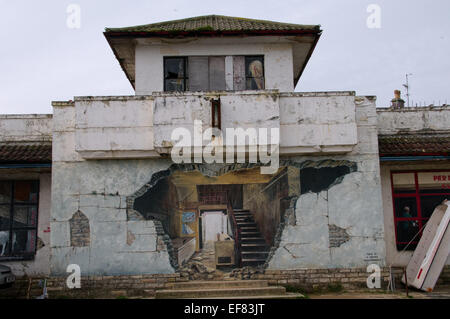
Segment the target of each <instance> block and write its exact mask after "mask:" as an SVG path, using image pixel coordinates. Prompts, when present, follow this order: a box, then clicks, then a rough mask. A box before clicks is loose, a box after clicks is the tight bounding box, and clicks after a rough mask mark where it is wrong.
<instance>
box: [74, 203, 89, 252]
mask: <svg viewBox="0 0 450 319" xmlns="http://www.w3.org/2000/svg"><path fill="white" fill-rule="evenodd" d="M69 224H70V245H71V246H72V247H85V246H89V245H90V243H91V231H90V227H89V219H88V218H87V217H86V215H84V214H83V213H82V212H81V211H77V212H76V213H75V214H73V216H72V218H71V219H70V220H69Z"/></svg>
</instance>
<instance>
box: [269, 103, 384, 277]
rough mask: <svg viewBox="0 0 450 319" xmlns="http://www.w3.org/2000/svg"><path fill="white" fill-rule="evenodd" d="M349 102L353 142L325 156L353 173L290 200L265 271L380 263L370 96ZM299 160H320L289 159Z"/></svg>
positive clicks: (378, 198)
mask: <svg viewBox="0 0 450 319" xmlns="http://www.w3.org/2000/svg"><path fill="white" fill-rule="evenodd" d="M355 103H356V122H357V134H358V144H357V145H356V146H355V148H354V149H353V151H352V152H351V153H348V154H347V155H336V156H333V157H332V158H329V157H327V158H329V159H332V160H333V161H335V163H334V165H340V164H338V161H340V160H342V161H344V163H345V165H348V163H354V164H355V167H356V170H354V171H350V173H348V174H346V175H344V176H342V177H341V178H339V179H337V180H336V182H335V183H332V184H331V185H329V187H328V188H326V189H323V190H321V191H318V192H307V193H306V194H301V195H300V196H299V197H298V198H296V197H294V198H293V200H292V201H291V203H292V204H291V208H290V209H288V210H287V211H286V213H285V216H284V223H283V225H282V226H284V227H283V228H282V231H281V232H280V233H279V234H278V240H277V239H276V242H275V247H274V248H273V249H272V251H271V254H270V255H269V260H268V262H267V265H266V266H267V267H268V268H269V269H298V268H339V267H364V266H366V265H368V264H372V263H376V264H378V265H380V266H383V265H384V264H385V242H384V225H383V213H382V211H383V208H382V198H381V191H380V190H381V187H380V169H379V160H378V138H377V128H376V125H377V116H376V109H375V98H373V97H355ZM305 160H312V161H314V160H316V161H320V160H324V157H313V156H311V157H307V158H305V157H299V156H298V157H293V158H291V161H295V162H303V161H305ZM336 161H337V162H336ZM321 167H326V165H324V164H321ZM301 178H302V175H301V173H300V180H301Z"/></svg>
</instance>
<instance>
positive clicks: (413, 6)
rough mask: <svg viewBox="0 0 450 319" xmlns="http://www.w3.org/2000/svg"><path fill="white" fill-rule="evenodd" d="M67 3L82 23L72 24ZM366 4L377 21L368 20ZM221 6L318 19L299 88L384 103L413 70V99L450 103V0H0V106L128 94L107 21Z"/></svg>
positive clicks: (47, 107)
mask: <svg viewBox="0 0 450 319" xmlns="http://www.w3.org/2000/svg"><path fill="white" fill-rule="evenodd" d="M69 4H79V5H80V8H81V28H80V29H70V28H68V27H67V25H66V21H67V17H68V14H67V13H66V10H67V6H68V5H69ZM369 4H377V5H379V6H380V8H381V28H379V29H378V28H375V29H374V28H372V29H371V28H368V27H367V23H366V21H367V18H368V17H369V15H370V13H368V12H367V6H368V5H369ZM207 14H221V15H228V16H238V17H247V18H255V19H266V20H274V21H281V22H291V23H299V24H321V25H322V29H323V34H322V37H321V39H320V41H319V43H318V45H317V47H316V50H315V52H314V54H313V55H312V57H311V60H310V61H309V64H308V66H307V67H306V70H305V72H304V73H303V76H302V78H301V79H300V81H299V84H298V85H297V87H296V91H336V90H355V91H356V93H357V94H359V95H376V96H377V97H378V99H377V105H378V106H388V105H389V101H390V99H391V98H392V97H393V90H394V89H402V92H404V89H403V87H402V84H403V83H405V74H406V73H412V74H413V75H412V76H411V78H410V86H411V99H412V100H414V101H425V102H427V103H433V101H434V102H435V103H436V104H437V103H438V102H439V100H440V101H441V104H442V103H444V102H445V100H447V102H448V103H450V94H449V89H450V59H449V54H450V32H449V31H450V1H448V0H433V1H425V0H369V1H366V0H276V1H275V0H271V1H266V0H250V1H248V0H246V1H242V0H237V1H235V0H226V1H223V0H222V1H215V0H210V1H196V0H189V1H179V0H170V1H162V0H159V1H153V0H128V1H126V0H71V1H65V0H40V1H32V0H28V1H24V0H15V1H11V0H0V43H1V44H0V57H1V58H0V93H1V94H0V113H51V112H52V108H51V101H52V100H70V99H73V97H74V96H84V95H130V94H131V95H132V94H134V92H133V89H132V87H131V85H130V84H129V82H128V80H127V79H126V77H125V74H124V73H123V72H122V70H121V68H120V66H119V63H118V62H117V61H116V59H115V58H114V55H113V53H112V51H111V49H110V48H109V46H108V44H107V42H106V40H105V38H104V37H103V34H102V32H103V30H104V28H105V27H122V26H130V25H139V24H147V23H154V22H159V21H165V20H173V19H182V18H187V17H193V16H199V15H207Z"/></svg>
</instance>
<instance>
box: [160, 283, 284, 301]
mask: <svg viewBox="0 0 450 319" xmlns="http://www.w3.org/2000/svg"><path fill="white" fill-rule="evenodd" d="M285 293H286V289H285V288H284V287H273V286H268V287H251V288H235V287H230V288H220V289H201V290H198V289H164V290H157V291H156V295H155V298H157V299H176V298H213V297H226V298H228V297H242V296H268V295H283V294H285Z"/></svg>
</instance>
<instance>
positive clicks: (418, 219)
mask: <svg viewBox="0 0 450 319" xmlns="http://www.w3.org/2000/svg"><path fill="white" fill-rule="evenodd" d="M433 172H436V173H437V172H446V173H449V175H450V169H428V170H427V169H422V170H420V169H419V170H403V171H399V170H393V171H391V172H390V175H391V176H390V177H391V195H392V211H393V215H394V231H395V246H396V248H397V251H402V250H403V249H398V245H399V244H400V245H407V244H408V242H400V241H398V234H397V223H398V222H401V221H415V222H417V224H418V226H419V236H418V237H417V238H416V240H414V241H412V242H411V244H410V247H411V246H413V247H414V249H411V250H415V247H416V246H417V244H418V243H419V241H420V238H421V237H422V233H423V226H424V224H425V223H426V222H427V221H428V220H429V217H423V215H422V205H421V197H429V196H430V197H431V196H442V195H444V196H445V195H448V196H450V189H448V190H447V191H443V192H439V193H421V192H420V188H419V173H433ZM411 173H412V174H414V186H415V187H414V192H411V193H395V191H394V175H395V174H411ZM449 182H450V181H449ZM396 198H414V199H415V201H416V210H417V216H415V217H397V214H396V211H395V207H396V204H395V199H396ZM408 250H409V249H408Z"/></svg>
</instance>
